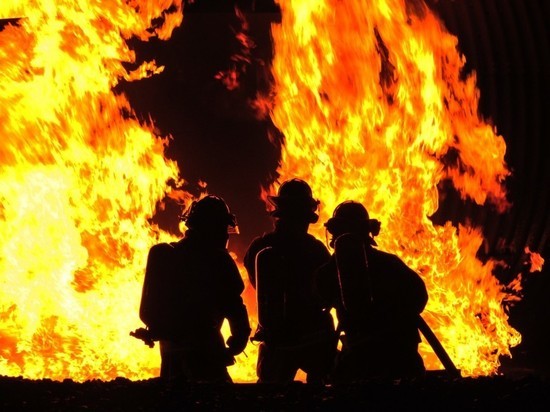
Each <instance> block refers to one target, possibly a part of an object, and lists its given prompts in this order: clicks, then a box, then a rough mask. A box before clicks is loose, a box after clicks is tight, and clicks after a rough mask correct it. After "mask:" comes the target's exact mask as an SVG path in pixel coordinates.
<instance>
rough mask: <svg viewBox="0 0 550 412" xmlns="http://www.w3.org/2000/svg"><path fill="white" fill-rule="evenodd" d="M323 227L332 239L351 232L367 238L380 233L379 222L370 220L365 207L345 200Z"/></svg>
mask: <svg viewBox="0 0 550 412" xmlns="http://www.w3.org/2000/svg"><path fill="white" fill-rule="evenodd" d="M325 227H326V228H327V230H328V232H329V233H330V234H331V235H333V236H334V237H338V236H340V235H341V234H343V233H352V232H354V233H357V232H359V233H364V234H368V235H369V236H376V235H378V233H380V221H379V220H376V219H371V218H370V216H369V212H368V211H367V209H366V208H365V206H363V205H362V204H361V203H359V202H355V201H353V200H347V201H345V202H342V203H340V204H339V205H338V206H336V209H334V213H333V214H332V217H331V218H330V219H329V220H327V222H326V223H325ZM373 242H374V240H373Z"/></svg>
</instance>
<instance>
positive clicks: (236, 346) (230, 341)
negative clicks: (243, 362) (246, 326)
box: [226, 335, 248, 356]
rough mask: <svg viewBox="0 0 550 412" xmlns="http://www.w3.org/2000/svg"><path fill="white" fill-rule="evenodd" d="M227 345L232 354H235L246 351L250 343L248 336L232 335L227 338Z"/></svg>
mask: <svg viewBox="0 0 550 412" xmlns="http://www.w3.org/2000/svg"><path fill="white" fill-rule="evenodd" d="M226 343H227V347H228V351H229V353H230V354H231V355H233V356H235V355H238V354H239V353H241V352H242V351H244V348H246V344H247V343H248V336H245V335H243V336H242V337H239V336H230V337H229V338H227V342H226Z"/></svg>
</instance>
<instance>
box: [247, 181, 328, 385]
mask: <svg viewBox="0 0 550 412" xmlns="http://www.w3.org/2000/svg"><path fill="white" fill-rule="evenodd" d="M268 200H269V201H270V202H271V203H272V204H273V206H274V210H273V211H272V212H271V216H272V217H273V218H274V229H273V231H271V232H269V233H266V234H264V235H263V236H260V237H257V238H255V239H254V240H253V241H252V242H251V244H250V246H249V248H248V250H247V253H246V255H245V257H244V265H245V267H246V269H247V271H248V275H249V278H250V282H251V284H252V285H253V286H254V287H255V288H256V297H257V303H258V329H257V330H256V333H255V335H254V336H253V337H252V340H253V341H259V342H260V346H259V351H258V360H257V368H256V372H257V375H258V382H259V383H287V382H291V381H293V380H294V378H295V376H296V373H297V372H298V370H299V369H301V370H302V371H304V372H305V373H306V375H307V382H309V383H322V382H325V381H326V377H327V376H328V374H329V372H330V368H331V366H332V364H333V361H334V356H335V354H336V345H335V340H334V333H335V328H334V321H333V319H332V316H331V315H330V313H329V312H327V311H324V310H323V308H322V307H321V301H320V298H319V295H318V294H317V293H316V289H315V287H314V277H315V275H314V274H315V271H316V270H317V269H318V268H319V267H320V266H321V265H322V264H324V263H326V262H328V259H329V258H330V252H329V251H328V249H327V248H326V246H325V245H324V244H323V243H322V242H321V241H319V240H317V239H316V238H314V237H313V236H312V235H310V234H309V233H308V228H309V225H310V224H311V223H315V222H316V221H317V220H318V218H319V217H318V215H317V213H316V211H317V208H318V205H319V201H318V200H316V199H314V198H313V195H312V191H311V188H310V187H309V185H308V184H307V183H306V182H304V181H303V180H300V179H291V180H288V181H286V182H284V183H283V184H282V185H281V186H280V188H279V191H278V193H277V196H270V197H269V198H268Z"/></svg>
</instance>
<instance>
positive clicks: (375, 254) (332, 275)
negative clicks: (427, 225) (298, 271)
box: [317, 201, 428, 383]
mask: <svg viewBox="0 0 550 412" xmlns="http://www.w3.org/2000/svg"><path fill="white" fill-rule="evenodd" d="M325 227H326V229H327V231H328V232H329V233H330V234H331V240H330V246H331V247H332V248H334V253H333V255H332V257H331V259H330V261H329V262H328V263H327V264H326V265H324V266H323V267H322V268H321V269H320V270H319V272H318V278H317V282H318V289H319V291H320V294H321V295H322V296H324V299H325V300H324V302H325V307H326V308H327V309H331V308H335V309H336V315H337V319H338V330H339V332H340V333H341V337H340V339H341V341H342V347H341V350H340V352H339V354H338V356H337V361H336V363H335V369H334V371H333V374H332V381H333V382H334V383H350V382H357V381H362V380H367V379H397V378H415V377H421V376H423V375H424V374H425V367H424V362H423V360H422V357H421V356H420V354H419V353H418V344H419V343H420V333H419V330H418V319H419V316H420V314H421V312H422V311H423V310H424V308H425V306H426V303H427V301H428V293H427V290H426V286H425V284H424V281H423V280H422V279H421V278H420V276H419V275H418V274H417V273H416V272H415V271H414V270H412V269H411V268H409V267H408V266H407V265H406V264H405V263H404V262H403V261H402V260H401V259H400V258H399V257H398V256H396V255H394V254H390V253H387V252H384V251H381V250H379V249H378V248H377V244H376V241H375V240H374V237H375V236H376V235H378V233H379V230H380V222H379V221H378V220H376V219H371V218H370V216H369V214H368V212H367V209H366V208H365V207H364V206H363V205H362V204H360V203H358V202H354V201H345V202H343V203H341V204H339V205H338V206H337V207H336V209H335V210H334V213H333V216H332V218H330V219H329V220H328V221H327V222H326V223H325Z"/></svg>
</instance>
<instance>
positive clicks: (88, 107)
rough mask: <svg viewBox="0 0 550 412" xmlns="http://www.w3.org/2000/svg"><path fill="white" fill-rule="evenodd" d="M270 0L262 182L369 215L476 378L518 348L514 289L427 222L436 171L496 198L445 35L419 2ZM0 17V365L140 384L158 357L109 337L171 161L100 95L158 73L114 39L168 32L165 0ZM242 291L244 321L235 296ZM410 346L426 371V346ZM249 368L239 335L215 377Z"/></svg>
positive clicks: (131, 308)
mask: <svg viewBox="0 0 550 412" xmlns="http://www.w3.org/2000/svg"><path fill="white" fill-rule="evenodd" d="M280 4H281V8H282V23H281V24H277V25H275V26H274V27H273V39H274V48H275V60H274V62H273V74H274V77H275V81H276V84H275V94H274V95H275V100H274V102H272V103H273V104H272V113H271V114H272V118H273V120H274V122H275V123H276V125H277V126H278V127H279V128H280V130H281V131H282V132H283V133H284V135H285V146H284V149H283V155H282V159H281V168H280V170H279V172H280V174H281V176H282V179H285V178H287V177H294V176H298V177H301V178H304V179H306V180H308V181H309V182H310V183H311V184H312V186H313V188H314V193H315V194H316V196H317V197H319V198H320V199H321V201H322V207H323V208H322V210H321V219H320V222H323V221H326V219H327V218H328V217H329V216H330V214H331V212H332V210H333V209H334V207H335V206H336V205H337V204H338V203H339V202H340V201H343V200H346V199H355V200H359V201H362V202H363V203H364V204H365V205H366V206H367V207H368V209H369V211H370V213H371V215H372V216H373V217H376V218H378V219H380V220H381V221H382V222H383V226H382V232H381V234H380V236H379V238H378V240H379V244H380V246H381V247H382V248H384V249H387V250H389V251H393V252H395V253H397V254H398V255H400V256H401V257H402V258H403V259H404V260H405V261H406V262H407V263H409V264H410V265H411V266H412V267H413V268H415V269H416V270H418V271H419V273H421V275H422V277H423V278H424V280H425V281H426V283H427V286H428V290H429V293H430V302H429V306H428V308H427V311H426V312H425V319H426V321H427V322H428V323H429V324H430V325H431V326H432V328H433V329H434V331H435V332H436V334H437V335H438V336H439V337H440V339H441V341H442V343H443V345H444V346H445V348H446V349H447V350H448V352H449V354H450V355H451V357H452V359H453V360H454V361H455V363H456V365H457V367H458V368H459V369H461V370H462V373H463V375H472V376H475V375H484V374H491V373H494V372H495V371H496V369H497V367H498V357H499V355H508V354H509V353H510V352H509V349H510V348H511V347H513V346H514V345H516V344H518V343H519V341H520V335H519V333H518V332H517V331H515V330H514V329H512V328H511V327H510V326H509V325H508V323H507V315H506V313H505V311H504V309H503V304H504V303H505V302H506V301H507V300H510V299H513V298H514V296H512V295H511V294H509V293H508V292H507V290H506V289H505V288H504V287H503V286H502V285H500V284H499V283H498V281H497V280H496V279H495V278H494V276H493V275H492V271H493V269H494V268H495V266H496V264H497V263H496V262H493V261H489V262H486V263H482V262H480V261H479V260H477V259H476V257H475V255H476V252H477V250H478V249H479V247H480V245H481V242H482V241H483V238H482V234H481V231H480V229H479V228H474V227H468V226H461V227H459V228H455V227H453V226H452V225H451V224H446V225H444V226H434V225H433V224H432V222H431V221H430V219H429V216H430V215H432V214H433V213H434V212H435V211H436V210H437V207H438V190H437V185H438V183H440V182H442V181H443V180H449V181H450V182H452V184H453V186H454V187H455V188H456V190H457V191H459V192H460V193H461V195H462V196H463V197H464V198H468V199H472V200H474V201H476V202H477V203H479V204H484V203H486V202H490V203H492V204H493V205H495V206H496V207H497V209H498V210H501V211H504V210H505V209H506V208H507V207H508V204H507V202H506V193H505V191H504V189H503V187H502V181H503V179H504V178H505V177H506V176H507V175H508V174H509V172H508V170H507V168H506V165H505V164H504V160H503V158H504V152H505V145H504V141H503V139H502V137H500V136H499V135H497V134H496V131H495V130H494V128H493V127H491V126H490V125H488V124H486V123H485V122H483V121H482V120H481V119H480V118H479V117H478V115H477V101H478V95H479V92H478V90H477V89H476V84H475V76H474V75H470V76H469V77H466V78H464V77H463V75H462V73H461V69H462V67H463V64H464V60H463V58H462V57H461V56H460V54H459V53H458V52H457V39H456V38H455V37H453V36H452V35H450V34H449V33H447V32H446V30H445V29H444V27H443V26H442V25H441V24H440V23H439V21H438V20H437V18H436V17H435V16H434V15H432V13H431V12H430V11H429V10H428V9H427V8H426V7H425V6H424V4H423V3H422V2H421V1H404V0H378V1H375V2H372V1H359V0H358V1H353V2H351V1H349V2H342V1H334V0H333V1H322V0H318V1H315V2H309V1H304V0H293V1H290V0H284V1H283V0H281V2H280ZM0 18H19V20H17V21H14V23H12V24H11V25H8V26H7V27H5V28H4V29H3V30H2V31H1V32H0V73H1V75H0V91H1V93H0V100H1V102H0V103H1V104H0V135H1V136H2V137H1V139H2V143H1V145H0V201H1V204H0V247H1V248H2V250H1V253H0V286H1V287H0V374H1V375H8V376H20V375H21V376H24V377H26V378H31V379H38V378H51V379H56V380H62V379H65V378H71V379H74V380H77V381H84V380H87V379H104V380H109V379H114V378H116V377H119V376H122V377H127V378H130V379H145V378H150V377H154V376H158V371H159V364H160V357H159V354H158V348H155V349H153V350H152V349H150V348H148V347H146V346H145V345H143V343H142V342H140V341H138V340H136V339H134V338H131V337H129V331H131V330H133V329H135V328H136V327H139V326H141V325H140V324H139V319H138V306H139V299H140V294H141V287H142V282H143V273H144V268H145V262H146V257H147V251H148V249H149V248H150V247H151V246H152V245H153V244H154V243H157V242H159V241H166V240H170V239H173V236H172V235H170V234H168V233H165V232H163V231H161V230H159V229H158V228H157V227H155V226H153V225H151V224H150V223H149V222H148V219H149V218H151V216H153V214H154V212H155V207H156V205H157V203H158V202H159V201H161V200H162V199H163V198H164V197H165V196H175V195H176V194H175V193H174V192H173V191H171V188H170V187H171V186H170V185H169V184H168V182H169V181H175V182H179V181H180V178H179V171H178V169H177V166H176V164H175V163H174V162H172V161H170V160H167V159H166V158H165V157H164V149H165V146H166V144H167V143H168V139H167V138H165V137H163V136H158V135H157V134H156V133H155V131H154V127H153V125H150V124H143V123H140V122H138V121H137V120H136V118H135V116H133V113H132V108H131V107H130V106H129V103H128V101H127V99H126V98H125V96H124V95H121V94H116V93H114V92H113V88H114V86H116V85H117V83H118V82H119V81H120V80H121V79H126V80H136V81H137V80H139V79H140V78H143V77H145V76H150V75H154V74H155V73H159V72H160V71H162V67H157V65H156V64H155V62H153V61H152V62H144V63H143V64H141V65H139V66H138V65H137V64H135V61H134V60H135V56H134V52H133V51H132V50H131V49H130V48H129V47H128V45H127V43H126V42H125V40H127V39H129V38H131V37H132V36H135V37H138V38H140V39H142V40H147V39H148V38H150V37H153V36H156V37H159V38H160V39H168V38H169V37H170V34H171V32H172V30H173V29H174V28H175V27H177V26H178V25H179V24H181V22H182V19H183V7H182V1H181V0H148V1H145V0H142V1H140V0H134V1H122V0H120V1H113V0H94V1H91V0H88V1H79V2H75V1H72V0H48V1H42V2H40V6H38V4H37V2H35V1H32V0H28V1H23V0H21V1H17V0H8V1H6V0H3V1H2V4H1V5H0ZM159 21H161V22H162V23H161V24H159V23H158V22H159ZM128 64H129V65H128ZM129 66H134V67H135V68H134V69H133V70H128V69H127V67H129ZM272 190H276V187H274V188H272ZM178 196H179V198H180V200H181V201H182V202H188V201H189V200H190V196H189V195H188V194H186V193H181V192H179V193H178ZM314 229H315V233H316V235H317V236H318V237H319V238H321V239H324V237H325V233H324V231H323V230H322V229H321V225H320V224H319V225H318V226H316V227H315V228H314ZM241 270H242V266H241ZM242 275H243V278H246V276H245V274H244V270H242ZM245 298H246V303H247V306H248V308H249V312H250V315H251V317H252V319H251V323H252V324H253V325H254V326H255V323H256V320H255V318H254V317H255V302H254V294H253V292H252V291H251V288H248V289H247V294H246V295H245ZM423 356H424V357H425V359H426V364H427V366H428V368H430V369H440V368H441V365H439V363H438V361H437V359H436V358H435V355H433V353H431V351H430V349H429V348H428V347H427V346H426V345H424V346H423ZM255 363H256V347H255V346H254V345H249V346H248V348H247V350H246V355H240V356H239V357H238V358H237V364H236V365H235V366H232V367H231V368H230V369H229V371H230V373H231V375H232V377H233V378H234V380H235V381H236V382H251V381H255Z"/></svg>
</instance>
